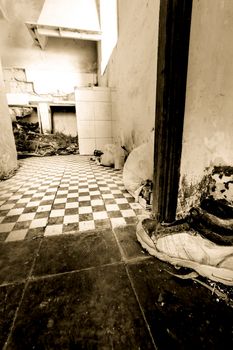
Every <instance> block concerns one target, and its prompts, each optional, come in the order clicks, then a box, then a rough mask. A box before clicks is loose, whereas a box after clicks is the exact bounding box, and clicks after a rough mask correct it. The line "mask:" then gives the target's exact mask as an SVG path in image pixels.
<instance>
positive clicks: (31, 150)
mask: <svg viewBox="0 0 233 350" xmlns="http://www.w3.org/2000/svg"><path fill="white" fill-rule="evenodd" d="M12 125H13V132H14V137H15V143H16V149H17V153H18V156H19V157H24V156H41V157H43V156H52V155H66V154H78V153H79V147H78V137H77V136H76V137H72V136H67V135H65V134H63V133H58V132H57V133H55V134H40V131H39V123H28V122H21V121H14V122H13V123H12Z"/></svg>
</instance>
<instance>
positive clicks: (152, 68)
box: [100, 0, 160, 148]
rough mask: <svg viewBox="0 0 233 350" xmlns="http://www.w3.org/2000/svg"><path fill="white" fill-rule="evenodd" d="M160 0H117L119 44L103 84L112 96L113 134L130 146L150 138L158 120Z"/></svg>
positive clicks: (101, 80)
mask: <svg viewBox="0 0 233 350" xmlns="http://www.w3.org/2000/svg"><path fill="white" fill-rule="evenodd" d="M159 3H160V1H159V0H143V1H142V0H134V1H132V0H119V1H118V30H119V32H118V35H119V36H118V43H117V46H116V47H115V49H114V51H113V54H112V56H111V59H110V61H109V64H108V67H107V69H106V72H105V74H104V76H102V77H101V78H100V83H101V85H103V86H110V87H113V88H115V89H116V92H115V93H114V96H113V119H115V122H113V130H114V134H115V135H114V136H115V137H116V138H119V137H120V136H121V138H122V143H124V144H125V145H126V146H128V147H129V148H130V147H131V146H132V135H134V140H133V142H134V143H135V144H136V145H139V144H141V143H142V142H143V141H144V140H146V139H147V138H148V137H149V133H150V130H151V129H152V127H153V126H154V119H155V95H156V65H157V41H158V19H159Z"/></svg>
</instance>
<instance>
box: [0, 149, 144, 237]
mask: <svg viewBox="0 0 233 350" xmlns="http://www.w3.org/2000/svg"><path fill="white" fill-rule="evenodd" d="M19 164H20V168H19V170H18V172H17V173H16V175H15V176H14V177H12V178H11V179H9V180H6V181H3V182H0V241H6V242H9V241H17V240H23V239H30V238H34V237H38V236H43V235H45V236H50V235H58V234H65V233H74V232H77V231H87V230H93V229H100V228H107V227H113V228H114V227H117V226H122V225H127V224H134V223H136V222H137V221H138V216H140V215H142V214H145V213H146V212H145V210H144V209H143V208H142V207H141V205H140V204H138V203H135V200H134V198H133V197H132V196H131V195H130V194H129V193H128V192H127V191H126V190H125V188H124V185H123V181H122V171H119V170H114V169H112V168H106V167H102V166H99V165H97V164H96V163H95V162H93V161H91V160H90V159H89V157H84V156H79V155H70V156H55V157H44V158H39V157H38V158H37V157H36V158H26V159H23V160H20V162H19Z"/></svg>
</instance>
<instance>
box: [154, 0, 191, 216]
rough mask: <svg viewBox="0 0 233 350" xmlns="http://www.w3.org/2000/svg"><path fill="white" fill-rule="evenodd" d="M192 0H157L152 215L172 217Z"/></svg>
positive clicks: (180, 140) (182, 120) (177, 175)
mask: <svg viewBox="0 0 233 350" xmlns="http://www.w3.org/2000/svg"><path fill="white" fill-rule="evenodd" d="M191 15H192V0H160V13H159V35H158V57H157V58H158V60H157V89H156V108H155V143H154V181H153V209H152V212H153V216H154V218H155V219H157V221H158V222H162V221H165V222H171V221H173V220H174V219H175V216H176V208H177V197H178V188H179V178H180V162H181V151H182V134H183V124H184V111H185V96H186V80H187V68H188V53H189V37H190V27H191Z"/></svg>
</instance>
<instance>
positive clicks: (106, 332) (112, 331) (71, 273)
mask: <svg viewBox="0 0 233 350" xmlns="http://www.w3.org/2000/svg"><path fill="white" fill-rule="evenodd" d="M135 229H136V228H135V226H134V225H131V226H130V225H129V226H125V227H121V228H120V227H118V228H115V229H114V230H112V229H110V228H109V229H105V230H99V231H92V232H85V233H77V234H73V235H65V234H64V235H58V236H53V237H42V238H39V239H36V240H32V241H21V242H9V243H1V266H2V267H4V266H7V269H5V270H4V269H3V273H2V279H1V281H2V284H1V285H0V297H1V299H0V316H1V320H0V346H3V344H4V343H5V346H4V347H3V348H4V349H5V350H6V349H7V350H11V349H26V350H27V349H120V350H121V349H123V350H124V349H127V350H128V349H156V348H157V349H164V350H167V349H220V348H224V349H231V348H232V346H233V338H232V336H233V329H232V327H233V312H232V308H231V307H230V306H228V305H227V304H226V303H225V302H222V301H220V300H218V299H217V298H216V296H215V295H213V294H212V293H211V291H209V290H208V289H206V288H205V287H202V286H201V285H199V284H197V283H196V282H194V281H190V280H189V281H187V280H186V281H184V280H180V279H177V278H176V277H174V276H172V275H170V274H169V273H168V272H167V271H169V270H172V267H171V266H169V265H167V264H165V263H163V262H160V261H159V260H157V259H155V258H152V257H150V256H149V255H147V253H145V252H144V251H142V249H141V246H140V245H139V244H138V243H137V241H136V237H135ZM22 243H24V245H22ZM13 256H14V258H12V257H13ZM25 266H26V268H25ZM22 267H24V268H22ZM11 268H12V269H11ZM4 271H5V272H4ZM11 271H12V274H11ZM7 281H9V283H6V282H7ZM15 281H17V282H15ZM3 283H4V284H3Z"/></svg>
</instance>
